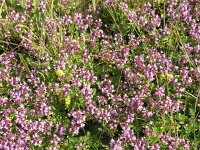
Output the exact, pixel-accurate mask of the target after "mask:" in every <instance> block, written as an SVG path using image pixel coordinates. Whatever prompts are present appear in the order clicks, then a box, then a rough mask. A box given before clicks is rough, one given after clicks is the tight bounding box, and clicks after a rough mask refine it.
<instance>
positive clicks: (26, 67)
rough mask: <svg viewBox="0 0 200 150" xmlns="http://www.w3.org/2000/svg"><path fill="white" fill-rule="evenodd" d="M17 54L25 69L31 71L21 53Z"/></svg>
mask: <svg viewBox="0 0 200 150" xmlns="http://www.w3.org/2000/svg"><path fill="white" fill-rule="evenodd" d="M18 56H19V58H20V61H21V63H22V64H23V65H24V67H25V69H26V71H27V72H28V73H31V71H30V69H29V67H28V64H27V62H26V60H25V59H24V57H23V56H22V54H20V53H18Z"/></svg>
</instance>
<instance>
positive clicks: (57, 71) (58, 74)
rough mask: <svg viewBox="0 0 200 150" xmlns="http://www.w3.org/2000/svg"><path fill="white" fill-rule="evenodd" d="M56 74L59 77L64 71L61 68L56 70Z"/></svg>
mask: <svg viewBox="0 0 200 150" xmlns="http://www.w3.org/2000/svg"><path fill="white" fill-rule="evenodd" d="M56 75H57V76H58V77H61V76H63V75H64V72H63V71H62V70H60V69H59V70H56Z"/></svg>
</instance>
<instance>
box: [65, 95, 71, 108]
mask: <svg viewBox="0 0 200 150" xmlns="http://www.w3.org/2000/svg"><path fill="white" fill-rule="evenodd" d="M70 103H71V98H70V96H69V95H68V96H67V97H66V98H65V105H66V106H69V104H70Z"/></svg>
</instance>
